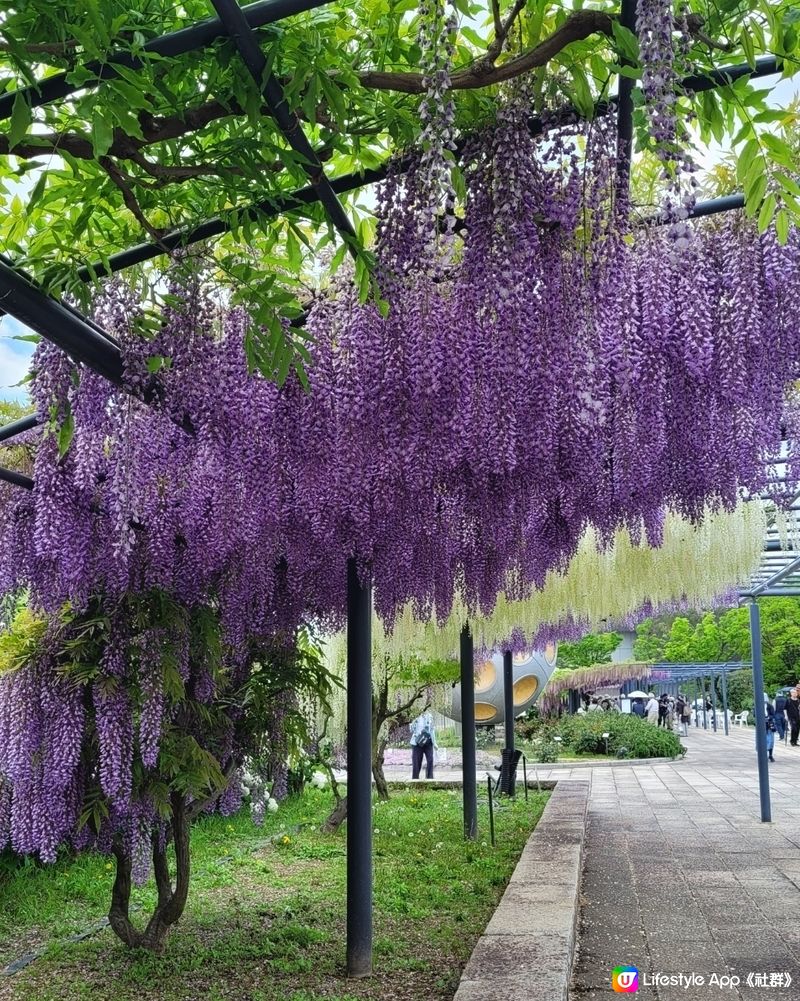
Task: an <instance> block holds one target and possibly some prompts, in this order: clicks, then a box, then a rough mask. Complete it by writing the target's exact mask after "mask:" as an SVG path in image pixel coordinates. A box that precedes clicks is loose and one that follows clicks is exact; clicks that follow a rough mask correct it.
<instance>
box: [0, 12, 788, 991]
mask: <svg viewBox="0 0 800 1001" xmlns="http://www.w3.org/2000/svg"><path fill="white" fill-rule="evenodd" d="M325 2H326V0H263V2H261V3H255V4H251V5H250V6H249V7H246V8H244V9H243V8H241V7H240V6H239V4H238V3H237V2H236V0H212V3H213V5H214V7H215V9H216V11H217V14H218V18H216V19H211V20H207V21H204V22H201V23H199V24H196V25H194V26H191V27H189V28H186V29H184V30H182V31H178V32H172V33H170V34H167V35H164V36H161V37H160V38H156V39H153V40H151V41H150V42H148V43H146V45H145V46H144V50H145V52H153V53H158V54H160V55H173V56H174V55H179V54H182V53H188V52H191V51H195V50H197V49H200V48H203V47H205V46H208V45H210V44H212V43H213V42H214V41H216V40H217V39H220V38H224V37H231V38H232V39H233V40H234V42H235V43H236V46H237V49H238V51H239V54H240V56H241V58H242V59H243V61H244V63H245V65H246V66H247V69H248V71H249V72H250V74H251V76H252V77H253V79H254V80H255V81H256V82H257V83H258V84H259V86H260V87H261V88H262V93H263V95H264V97H265V99H266V103H267V106H268V108H269V110H270V112H271V114H272V116H273V118H274V120H275V122H276V125H277V126H278V128H279V130H280V131H281V132H282V133H283V135H284V137H285V138H286V139H287V141H288V142H289V144H290V145H291V146H292V148H293V149H294V150H295V151H297V152H299V153H300V154H301V156H302V157H303V161H304V169H305V171H306V173H307V174H308V176H309V179H310V182H311V183H310V185H309V186H308V187H305V188H302V189H300V190H298V191H295V192H292V193H289V194H280V195H272V196H270V197H268V198H266V199H264V200H263V201H261V202H258V203H256V204H254V205H252V206H250V207H249V208H244V209H239V210H238V213H239V215H241V213H242V212H245V213H246V214H248V215H250V216H251V217H254V218H255V219H256V220H262V219H264V218H267V217H269V216H270V215H271V216H275V215H278V214H282V213H286V212H290V211H293V210H296V209H299V208H301V207H302V206H304V205H308V204H311V203H313V202H316V201H319V202H320V203H321V204H322V205H323V207H324V209H325V211H326V214H327V216H328V219H329V221H330V222H331V224H332V225H333V226H334V227H335V228H336V229H337V231H338V232H339V233H340V235H341V236H342V238H343V239H344V240H345V242H346V243H347V246H348V248H349V249H350V251H351V253H357V252H358V243H357V239H356V236H355V232H354V230H353V227H352V223H351V222H350V220H349V219H348V217H347V215H346V213H345V212H344V209H343V208H342V205H341V203H340V202H339V200H338V197H337V195H338V194H342V193H344V192H347V191H352V190H355V189H357V188H360V187H363V186H365V185H367V184H373V183H375V182H376V181H380V180H383V179H385V178H386V176H387V174H388V171H389V164H388V163H387V164H384V165H383V166H382V167H380V168H377V169H375V170H372V171H364V172H361V173H357V174H350V175H345V176H343V177H340V178H337V179H335V180H333V181H331V180H329V179H328V178H327V176H326V175H325V171H324V169H323V166H322V164H321V162H320V160H319V158H318V156H317V154H316V153H315V151H314V150H313V147H312V146H311V144H310V142H309V140H308V138H307V136H306V135H305V133H304V132H303V130H302V127H301V126H300V123H299V121H298V120H297V118H296V116H295V115H294V114H293V113H292V112H291V111H290V109H289V108H288V105H287V104H286V101H285V98H284V95H283V91H282V89H281V86H280V84H279V82H278V81H277V80H276V79H275V78H274V77H273V76H272V75H271V74H268V73H266V65H267V64H266V60H265V58H264V55H263V53H262V52H261V48H260V46H259V44H258V40H257V39H256V37H255V35H254V33H253V29H254V27H256V26H262V25H265V24H269V23H273V22H275V21H278V20H280V19H282V18H283V17H287V16H290V15H291V14H296V13H299V12H301V11H305V10H310V9H313V8H315V7H320V6H323V5H324V4H325ZM635 19H636V0H622V21H623V23H625V24H627V25H629V26H630V27H631V28H635V23H636V20H635ZM115 63H116V64H118V65H128V66H130V67H131V68H136V67H137V66H141V65H142V61H141V60H138V58H137V57H136V56H133V55H131V54H130V53H122V54H117V55H112V56H111V57H110V58H109V60H108V61H107V63H105V64H104V65H103V66H98V65H95V66H94V67H92V66H91V65H90V66H89V67H88V68H89V69H93V71H94V72H95V73H96V76H97V79H96V80H95V81H89V82H88V83H86V84H83V85H82V87H81V88H80V89H85V88H86V87H88V86H91V87H94V86H98V85H99V84H100V82H101V81H102V80H103V79H109V78H111V77H113V76H114V75H115V69H114V65H115ZM777 72H780V70H779V67H778V60H777V59H775V58H772V57H764V58H762V59H759V60H758V61H757V63H756V66H755V67H752V66H750V65H749V64H739V65H736V66H731V67H727V68H723V69H721V70H715V71H712V72H711V73H708V74H699V75H695V76H692V77H689V78H687V79H686V80H684V81H683V85H684V86H685V87H686V88H688V89H692V90H694V91H701V90H710V89H714V88H718V87H722V86H725V85H728V84H730V83H732V82H733V81H734V80H736V79H739V78H741V77H751V78H755V77H760V76H769V75H773V74H775V73H777ZM77 89H78V88H76V87H74V86H73V85H71V84H69V83H68V81H67V80H66V74H58V75H56V76H54V77H51V78H49V79H48V80H46V81H42V82H41V83H40V84H39V85H37V86H36V87H34V88H26V89H25V90H24V91H20V92H12V93H8V94H5V95H3V96H2V97H0V118H7V117H9V115H10V113H11V109H12V107H13V102H14V100H15V98H16V96H17V93H24V94H25V96H26V99H27V100H29V101H30V105H31V106H35V107H40V106H42V105H44V104H47V103H49V102H51V101H54V100H59V99H63V98H64V97H67V96H69V94H71V93H74V92H75V91H76V90H77ZM631 94H632V81H630V80H627V79H626V78H625V77H622V76H621V77H620V88H619V95H618V98H617V99H611V100H608V101H605V102H601V103H600V104H598V105H597V106H596V109H595V111H596V113H597V114H606V113H608V112H610V111H611V110H612V109H614V108H615V107H616V108H617V128H618V148H619V149H620V151H621V152H622V157H621V160H620V168H619V169H620V172H621V175H622V176H621V178H620V184H621V185H622V184H624V185H627V184H628V175H629V161H630V155H631V146H632V116H633V101H632V99H631ZM562 113H563V115H564V118H569V116H571V115H574V114H575V111H574V109H571V108H565V109H563V112H562ZM529 128H530V129H531V132H532V133H533V134H539V133H541V132H542V131H543V125H542V122H541V120H538V119H531V121H530V122H529ZM409 163H410V161H409V160H408V159H406V160H405V161H403V160H400V162H399V163H398V162H397V161H394V163H393V164H392V168H393V169H395V170H397V169H400V170H404V169H407V166H408V164H409ZM743 203H744V199H743V197H742V196H741V195H732V196H729V197H727V198H722V199H713V200H711V201H709V202H705V203H699V204H698V205H697V206H695V209H694V210H693V212H692V215H693V216H694V217H698V218H699V217H702V216H707V215H712V214H715V213H717V212H724V211H729V210H731V209H737V208H741V206H742V205H743ZM651 221H652V222H655V223H661V222H664V221H666V220H665V219H663V218H661V217H655V218H654V219H652V220H651ZM231 227H232V223H231V221H230V220H226V219H224V218H218V219H211V220H208V221H206V222H204V223H201V224H199V225H196V226H194V227H193V228H191V229H180V230H177V231H175V232H173V233H171V234H167V235H166V236H164V237H163V238H162V239H161V240H160V241H159V242H158V243H150V244H141V245H139V246H137V247H132V248H130V249H128V250H125V251H122V252H120V253H118V254H115V255H113V256H111V257H110V258H108V259H107V261H103V262H98V263H94V264H91V265H89V266H87V267H86V268H84V269H82V271H81V272H80V278H81V280H83V281H90V280H93V279H95V278H98V277H103V276H107V275H111V274H114V273H116V272H118V271H121V270H124V269H125V268H127V267H130V266H132V265H135V264H139V263H142V262H144V261H147V260H151V259H153V258H155V257H158V256H160V255H162V254H164V253H166V252H168V251H170V250H173V249H176V248H178V247H186V246H189V245H191V244H192V243H196V242H198V241H202V240H206V239H210V238H212V237H214V236H218V235H221V234H222V233H225V232H228V231H230V229H231ZM0 302H2V308H3V309H4V310H5V311H6V312H8V313H10V314H11V315H13V316H16V317H17V318H18V319H20V320H22V321H23V322H25V323H27V324H28V325H29V326H30V327H32V328H33V329H34V330H36V331H37V332H38V333H40V334H41V335H42V336H44V337H45V338H47V339H48V340H50V341H52V342H53V343H54V344H56V345H57V346H58V347H60V348H62V349H63V350H65V351H66V352H67V353H68V354H70V355H71V356H72V357H73V358H75V360H76V361H80V362H83V363H84V364H86V365H87V366H88V367H90V368H91V369H93V370H94V371H96V372H98V373H99V374H101V375H103V376H104V377H105V378H108V379H109V380H110V381H111V382H112V383H114V384H115V385H120V384H121V383H122V371H123V368H122V356H121V352H120V349H119V346H118V345H117V344H116V343H115V342H114V339H113V338H111V337H110V336H109V335H108V334H107V333H106V332H105V331H103V330H101V329H100V328H98V327H97V326H96V325H95V324H94V323H92V321H91V320H89V319H88V318H87V317H85V316H82V315H81V314H80V313H78V312H77V311H75V310H72V309H70V308H69V307H67V306H66V305H64V304H63V303H62V302H60V301H57V300H55V299H53V298H52V297H50V296H48V295H46V294H45V292H43V291H42V290H41V289H40V288H38V287H37V286H36V284H35V283H33V282H31V281H30V280H28V279H27V278H26V277H25V276H24V275H21V274H20V273H19V272H18V271H17V270H15V269H14V268H13V266H12V265H11V264H9V263H6V262H0ZM146 402H152V401H148V400H146ZM33 426H35V418H23V419H22V420H21V421H16V422H13V424H11V425H8V426H7V427H6V428H5V429H0V441H3V440H8V439H10V438H11V437H12V436H13V435H15V434H18V433H21V432H22V431H26V430H30V429H31V427H33ZM0 479H2V480H5V481H6V482H10V483H13V484H15V485H17V486H21V487H27V488H28V489H31V488H33V486H34V484H33V481H32V480H30V478H29V477H25V476H23V475H22V474H20V473H15V472H13V471H11V470H5V469H0ZM347 604H348V630H347V632H348V641H347V642H348V657H347V662H348V670H347V681H348V686H347V687H348V719H349V720H352V721H358V725H355V726H352V725H351V726H349V727H348V742H349V750H350V754H349V755H348V763H349V766H350V767H349V769H348V810H349V814H350V816H349V821H348V876H347V913H348V923H347V972H348V974H349V975H350V976H358V977H361V976H367V975H369V974H370V972H371V970H372V925H371V891H372V851H371V839H372V818H371V776H370V767H369V761H370V753H369V752H370V749H369V736H367V737H366V738H363V739H362V738H361V737H359V736H358V735H359V734H362V732H367V733H368V730H367V731H365V729H364V727H363V726H362V725H361V724H362V722H363V713H364V712H367V713H369V711H370V699H371V687H370V685H371V681H370V679H371V662H370V661H371V641H370V631H371V607H372V599H371V584H370V583H369V581H367V582H366V583H364V582H363V581H362V580H361V579H360V577H359V574H358V570H357V564H356V560H355V557H350V558H349V559H348V561H347ZM461 646H462V649H461V655H462V678H464V677H465V676H466V674H467V673H469V674H471V667H472V659H473V653H472V642H471V636H470V633H469V628H468V626H466V627H465V630H464V633H463V635H462V645H461ZM754 668H755V657H754ZM468 687H469V686H468ZM758 702H759V700H758V699H757V700H756V703H757V707H758ZM761 709H762V714H763V706H762V707H761ZM468 718H469V716H468V715H467V716H466V717H465V719H468ZM472 738H473V741H474V733H473V735H472ZM364 740H366V741H367V743H366V744H365V743H364ZM356 752H357V753H356ZM468 755H470V747H469V742H467V743H466V745H465V756H464V762H465V765H466V764H467V763H468V761H469V757H468ZM471 761H472V764H473V765H474V742H473V744H472V747H471ZM473 772H474V768H473ZM473 779H474V776H471V777H470V781H469V783H467V782H466V781H465V800H464V818H465V834H466V836H467V837H470V836H475V835H476V833H477V824H476V812H475V802H474V799H475V783H474V781H473ZM470 800H471V801H470Z"/></svg>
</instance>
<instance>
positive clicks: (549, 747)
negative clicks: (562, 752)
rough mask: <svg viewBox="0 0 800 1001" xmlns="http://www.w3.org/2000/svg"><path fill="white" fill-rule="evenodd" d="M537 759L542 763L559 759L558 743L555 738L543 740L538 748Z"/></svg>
mask: <svg viewBox="0 0 800 1001" xmlns="http://www.w3.org/2000/svg"><path fill="white" fill-rule="evenodd" d="M536 760H537V761H539V762H541V763H542V764H549V763H551V762H554V761H558V744H556V742H555V741H554V740H546V741H543V742H542V743H541V744H539V746H538V747H537V748H536Z"/></svg>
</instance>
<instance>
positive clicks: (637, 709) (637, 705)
mask: <svg viewBox="0 0 800 1001" xmlns="http://www.w3.org/2000/svg"><path fill="white" fill-rule="evenodd" d="M631 712H632V713H633V715H634V716H638V717H639V719H644V717H645V709H644V699H634V700H633V702H632V703H631Z"/></svg>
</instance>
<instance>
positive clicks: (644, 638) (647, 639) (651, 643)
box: [633, 619, 667, 661]
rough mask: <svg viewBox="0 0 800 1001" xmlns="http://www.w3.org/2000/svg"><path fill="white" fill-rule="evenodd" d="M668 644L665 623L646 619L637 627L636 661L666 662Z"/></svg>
mask: <svg viewBox="0 0 800 1001" xmlns="http://www.w3.org/2000/svg"><path fill="white" fill-rule="evenodd" d="M666 642H667V631H666V630H665V628H664V623H663V621H662V620H660V619H645V620H644V622H640V623H639V625H638V626H637V627H636V639H635V640H634V641H633V658H634V660H642V661H649V660H653V661H658V660H664V644H665V643H666Z"/></svg>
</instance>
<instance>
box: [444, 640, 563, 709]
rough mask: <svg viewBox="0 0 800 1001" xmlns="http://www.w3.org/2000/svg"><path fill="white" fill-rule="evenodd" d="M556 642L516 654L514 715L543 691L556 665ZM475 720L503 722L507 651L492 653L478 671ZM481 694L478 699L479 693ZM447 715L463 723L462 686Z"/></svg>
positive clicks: (455, 690) (454, 688)
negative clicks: (505, 658)
mask: <svg viewBox="0 0 800 1001" xmlns="http://www.w3.org/2000/svg"><path fill="white" fill-rule="evenodd" d="M556 654H557V649H556V644H555V643H548V645H547V647H546V648H545V649H544V650H534V652H533V653H517V654H514V658H513V667H512V677H513V682H514V714H515V715H516V716H520V715H522V713H524V712H525V710H526V709H529V708H530V707H531V706H532V705H533V703H534V702H535V701H536V699H537V698H538V696H539V695H540V694H541V693H542V690H543V689H544V686H545V685H546V684H547V682H548V681H549V680H550V675H551V674H552V673H553V671H554V670H555V666H556ZM475 694H476V699H475V722H476V723H502V722H504V720H505V713H504V711H503V654H502V653H501V652H498V653H494V654H492V657H491V659H487V660H484V661H483V662H482V663H481V664H480V665H479V666H478V667H477V669H476V671H475ZM478 695H479V696H480V698H478V697H477V696H478ZM444 714H445V715H446V716H449V717H450V718H451V719H454V720H457V721H458V722H461V685H455V686H454V687H453V689H452V702H451V705H450V707H449V709H445V710H444Z"/></svg>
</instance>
